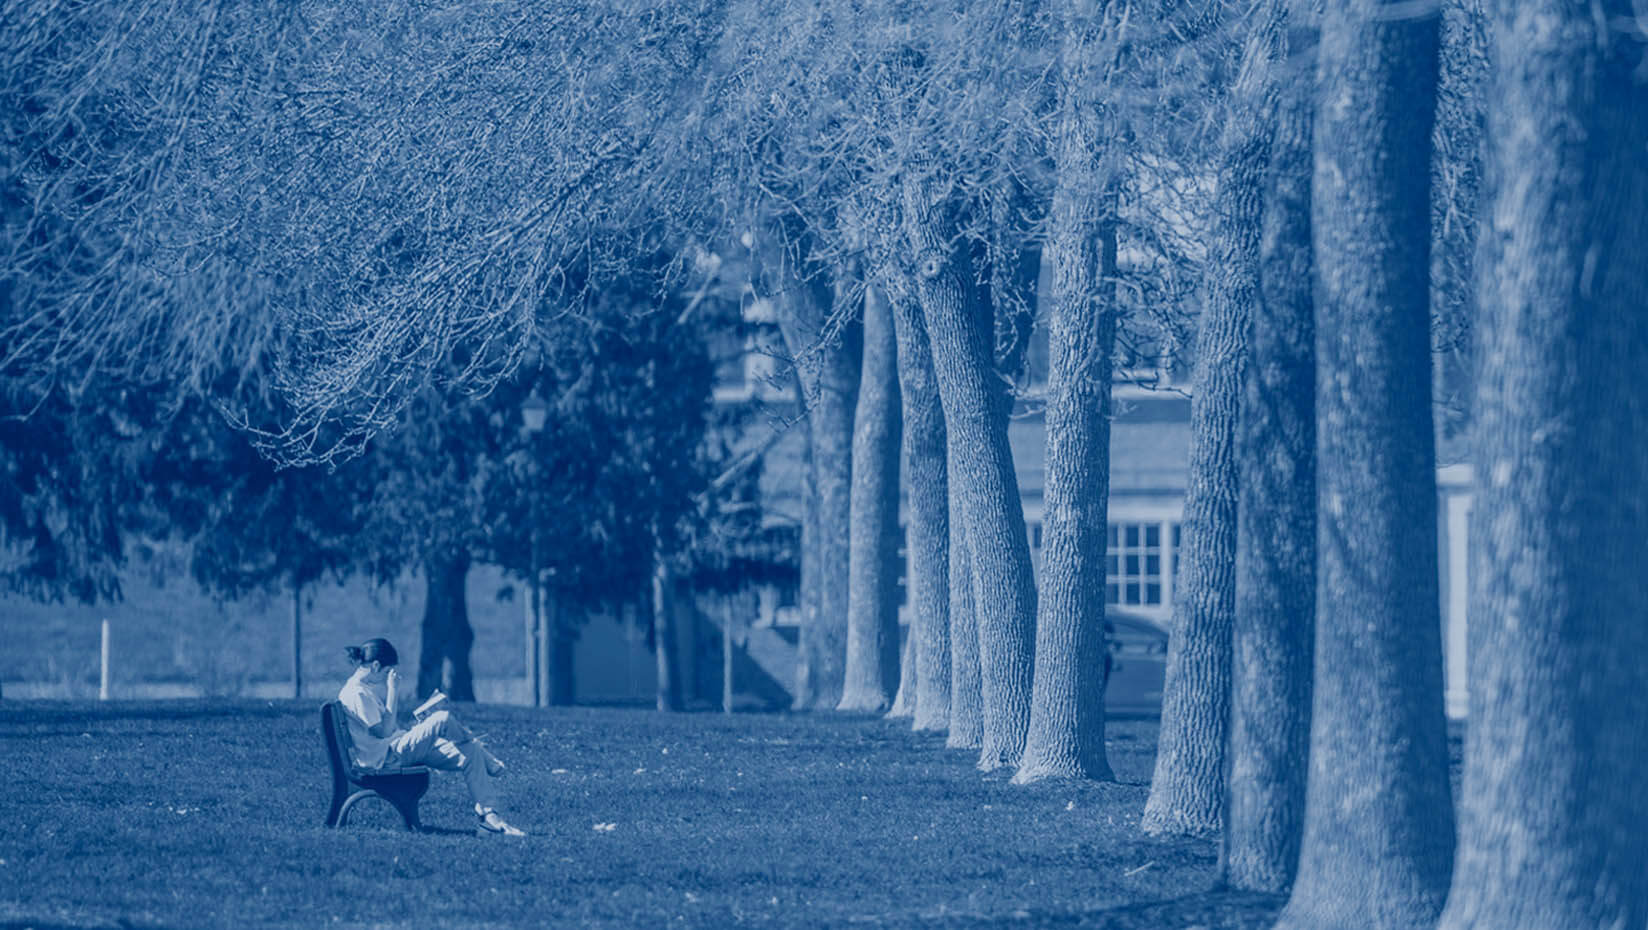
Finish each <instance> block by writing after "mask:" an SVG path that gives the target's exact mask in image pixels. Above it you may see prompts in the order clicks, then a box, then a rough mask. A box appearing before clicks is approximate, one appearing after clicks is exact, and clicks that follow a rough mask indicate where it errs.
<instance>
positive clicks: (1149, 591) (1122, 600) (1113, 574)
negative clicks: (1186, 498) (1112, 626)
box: [1104, 523, 1179, 607]
mask: <svg viewBox="0 0 1648 930" xmlns="http://www.w3.org/2000/svg"><path fill="white" fill-rule="evenodd" d="M1164 530H1166V532H1167V533H1168V534H1170V539H1171V544H1170V545H1164V543H1167V542H1168V540H1164V539H1163V538H1162V536H1163V531H1164ZM1178 545H1179V525H1178V524H1177V523H1170V524H1163V523H1112V524H1110V527H1109V535H1108V539H1107V541H1106V546H1105V591H1104V600H1105V603H1106V604H1116V605H1121V606H1147V607H1155V606H1161V605H1162V604H1163V603H1165V601H1166V597H1167V585H1168V584H1170V583H1171V581H1170V579H1171V578H1172V575H1171V572H1172V569H1171V568H1170V567H1169V564H1168V560H1169V559H1171V558H1174V557H1175V556H1176V555H1177V553H1178Z"/></svg>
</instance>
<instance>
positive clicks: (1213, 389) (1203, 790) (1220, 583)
mask: <svg viewBox="0 0 1648 930" xmlns="http://www.w3.org/2000/svg"><path fill="white" fill-rule="evenodd" d="M1260 41H1261V39H1260V38H1259V36H1258V35H1255V36H1252V37H1250V38H1249V39H1248V43H1249V51H1248V54H1247V55H1246V60H1245V61H1244V62H1243V74H1242V76H1241V79H1240V80H1239V81H1238V84H1237V86H1236V87H1235V88H1234V89H1233V91H1232V108H1233V110H1234V112H1232V113H1231V115H1230V117H1229V120H1230V122H1229V123H1228V127H1227V131H1226V135H1225V137H1224V138H1223V139H1222V140H1221V146H1222V149H1223V152H1222V154H1221V158H1222V161H1223V164H1222V165H1221V170H1220V171H1219V182H1218V183H1219V189H1218V194H1217V200H1216V201H1215V203H1214V230H1213V244H1212V248H1213V251H1214V255H1213V257H1212V258H1211V259H1210V261H1209V262H1208V275H1209V276H1208V284H1207V295H1208V296H1207V303H1206V306H1205V307H1204V309H1203V310H1202V319H1201V325H1200V328H1199V329H1198V331H1197V334H1196V371H1195V375H1194V378H1193V383H1192V387H1191V392H1190V467H1189V476H1188V480H1187V485H1186V489H1185V501H1184V521H1183V524H1182V526H1183V530H1182V541H1181V543H1180V549H1179V556H1178V565H1179V566H1180V567H1179V569H1178V570H1177V572H1176V574H1175V578H1174V591H1173V633H1172V638H1171V639H1170V640H1169V641H1168V651H1167V674H1166V679H1165V681H1164V683H1163V689H1162V723H1161V733H1160V736H1159V737H1158V738H1157V743H1156V769H1155V773H1154V775H1153V776H1152V777H1151V780H1150V799H1149V800H1148V801H1147V802H1146V803H1145V808H1144V816H1143V818H1142V819H1141V820H1140V824H1139V825H1140V827H1141V828H1143V830H1144V831H1145V832H1146V833H1150V834H1153V835H1166V834H1179V835H1188V836H1211V835H1213V834H1215V833H1217V832H1218V831H1219V829H1220V826H1221V823H1222V821H1223V816H1224V811H1223V808H1224V803H1225V778H1226V770H1225V743H1226V738H1227V736H1226V734H1227V731H1228V727H1229V715H1230V687H1231V624H1232V623H1233V622H1234V616H1235V613H1236V532H1237V528H1236V499H1237V488H1238V481H1237V473H1236V452H1235V444H1236V429H1237V424H1238V421H1239V415H1238V410H1239V408H1240V406H1241V395H1242V377H1243V371H1244V366H1245V364H1246V359H1245V352H1246V349H1247V344H1246V328H1247V322H1248V313H1249V308H1250V306H1251V305H1252V303H1253V301H1254V299H1255V297H1256V296H1257V287H1256V284H1257V279H1258V261H1259V223H1260V216H1261V213H1260V193H1259V191H1260V184H1261V182H1262V180H1263V171H1264V165H1265V155H1266V152H1265V141H1266V140H1265V131H1264V128H1263V121H1264V118H1265V114H1264V113H1263V111H1262V109H1261V108H1262V107H1263V104H1264V101H1263V97H1262V93H1263V90H1262V86H1254V85H1261V84H1262V82H1263V80H1264V78H1263V73H1264V69H1265V68H1266V67H1268V66H1269V63H1268V62H1266V61H1265V60H1263V58H1261V57H1260V56H1258V55H1256V54H1255V50H1254V48H1253V47H1254V45H1256V44H1257V43H1259V42H1260Z"/></svg>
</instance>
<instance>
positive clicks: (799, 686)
mask: <svg viewBox="0 0 1648 930" xmlns="http://www.w3.org/2000/svg"><path fill="white" fill-rule="evenodd" d="M798 383H799V379H798ZM796 396H797V397H803V398H804V397H806V394H805V392H804V391H799V390H798V391H797V392H796ZM801 428H802V429H803V430H805V431H806V433H807V436H806V439H807V441H806V442H805V443H804V444H803V447H802V450H801V465H802V468H801V577H800V582H799V584H798V589H797V592H796V601H797V603H796V606H797V607H798V608H799V610H800V614H801V624H800V637H801V640H802V645H801V647H800V648H799V649H797V650H796V669H795V695H794V697H793V699H792V700H791V702H790V708H791V709H792V710H809V709H811V708H812V706H813V669H812V666H811V664H809V663H808V661H807V650H806V645H805V642H806V637H807V631H808V630H810V629H813V628H815V627H817V626H818V622H819V620H818V618H819V615H820V611H821V609H822V608H821V600H822V598H823V591H824V584H823V579H822V578H821V577H820V575H819V572H820V566H821V564H822V563H821V562H820V560H819V542H818V534H819V528H818V486H817V483H816V482H815V481H814V478H813V441H812V429H813V428H812V424H811V423H802V424H801Z"/></svg>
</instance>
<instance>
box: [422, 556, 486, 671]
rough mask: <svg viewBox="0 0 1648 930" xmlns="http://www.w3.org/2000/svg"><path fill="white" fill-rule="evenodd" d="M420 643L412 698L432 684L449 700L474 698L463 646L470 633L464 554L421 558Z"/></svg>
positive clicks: (467, 646) (472, 638)
mask: <svg viewBox="0 0 1648 930" xmlns="http://www.w3.org/2000/svg"><path fill="white" fill-rule="evenodd" d="M423 564H424V592H425V593H424V602H423V627H422V640H423V646H422V648H421V649H420V650H419V653H418V696H419V697H420V698H424V697H428V696H429V695H430V694H432V693H433V692H434V691H435V689H436V688H439V689H441V690H442V691H444V692H446V694H447V696H448V697H450V698H452V699H453V700H454V701H473V700H475V679H474V677H473V676H472V675H471V673H470V670H469V650H470V647H471V646H473V645H474V644H475V631H474V630H473V629H471V628H470V626H469V606H468V603H467V601H466V600H465V597H464V589H465V583H466V582H467V581H468V579H469V553H467V552H457V551H453V552H436V553H431V554H430V555H429V556H428V557H426V558H425V559H424V563H423Z"/></svg>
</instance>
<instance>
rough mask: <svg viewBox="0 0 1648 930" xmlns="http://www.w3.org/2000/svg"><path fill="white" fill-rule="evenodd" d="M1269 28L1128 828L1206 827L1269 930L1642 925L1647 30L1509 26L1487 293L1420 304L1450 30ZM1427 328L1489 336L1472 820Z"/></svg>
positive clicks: (1490, 140)
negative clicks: (1445, 313) (1450, 635)
mask: <svg viewBox="0 0 1648 930" xmlns="http://www.w3.org/2000/svg"><path fill="white" fill-rule="evenodd" d="M1259 6H1260V8H1261V13H1262V14H1263V15H1261V16H1259V17H1256V19H1257V20H1259V21H1260V22H1261V23H1265V25H1262V26H1261V27H1259V28H1258V29H1256V30H1255V38H1254V40H1253V43H1252V47H1251V48H1250V50H1249V51H1250V54H1249V58H1250V59H1255V60H1258V59H1269V60H1270V62H1271V67H1270V68H1269V69H1268V71H1269V73H1270V75H1271V77H1270V78H1269V79H1268V80H1266V81H1262V82H1254V83H1255V84H1257V85H1262V86H1257V87H1255V86H1248V87H1245V88H1244V86H1243V85H1242V83H1241V82H1238V85H1237V92H1236V94H1235V95H1234V98H1235V100H1234V105H1235V107H1237V108H1238V114H1237V117H1236V118H1235V119H1234V120H1233V125H1235V126H1238V127H1239V131H1236V132H1232V133H1231V134H1229V136H1228V137H1227V139H1226V143H1225V154H1224V156H1223V157H1224V170H1223V171H1222V173H1221V177H1220V183H1221V185H1222V187H1221V190H1220V198H1219V199H1220V203H1221V205H1222V212H1221V218H1220V220H1221V226H1220V232H1219V233H1218V236H1217V240H1216V242H1215V245H1214V250H1213V251H1214V252H1215V254H1217V255H1219V256H1220V261H1218V262H1216V263H1215V266H1214V267H1215V269H1216V270H1215V272H1214V277H1213V278H1212V279H1211V280H1210V288H1209V291H1210V298H1211V299H1210V302H1209V305H1208V308H1207V311H1208V314H1209V315H1208V316H1206V317H1205V318H1204V321H1203V337H1202V341H1201V352H1202V356H1201V359H1200V366H1201V368H1200V370H1199V372H1198V378H1197V390H1196V397H1195V401H1194V405H1195V413H1194V414H1193V423H1194V430H1195V433H1194V440H1193V442H1194V443H1195V445H1194V447H1193V453H1192V486H1191V491H1190V494H1189V496H1188V498H1187V502H1186V522H1185V533H1186V543H1185V551H1184V555H1185V558H1186V560H1187V563H1188V564H1187V565H1186V571H1185V573H1184V574H1183V575H1182V576H1181V578H1182V581H1183V584H1184V585H1185V588H1184V589H1183V590H1181V591H1180V592H1178V596H1177V597H1176V603H1177V605H1178V616H1177V617H1176V630H1175V642H1174V644H1173V647H1172V650H1171V652H1170V661H1169V683H1168V694H1167V698H1166V701H1165V705H1164V714H1163V721H1162V726H1163V728H1162V746H1161V752H1160V753H1159V755H1158V760H1157V772H1156V777H1155V779H1154V781H1153V785H1152V793H1151V798H1150V802H1149V806H1148V808H1147V811H1146V817H1145V826H1146V827H1147V828H1148V829H1151V830H1153V831H1157V832H1184V833H1211V832H1214V831H1220V830H1222V832H1223V844H1222V850H1223V855H1222V863H1221V864H1222V870H1223V872H1224V880H1225V881H1226V882H1227V883H1229V884H1231V885H1233V886H1235V887H1242V888H1253V889H1262V890H1271V891H1280V890H1290V891H1291V895H1290V898H1289V902H1288V905H1287V907H1286V909H1285V911H1284V913H1283V916H1282V919H1281V922H1280V923H1279V924H1278V926H1280V927H1284V928H1296V927H1297V928H1316V927H1340V926H1373V927H1416V928H1417V927H1426V928H1429V927H1434V926H1437V925H1438V923H1439V922H1440V925H1441V926H1442V927H1445V928H1449V930H1453V928H1465V927H1528V928H1531V927H1552V928H1578V927H1597V926H1633V925H1637V924H1640V923H1641V922H1642V921H1643V920H1644V919H1645V918H1648V880H1645V879H1644V876H1643V874H1642V871H1641V869H1640V867H1639V866H1638V865H1637V864H1636V863H1639V862H1640V860H1641V857H1642V855H1643V853H1644V852H1648V839H1645V837H1648V832H1645V828H1648V801H1645V800H1644V796H1643V793H1642V792H1641V791H1640V790H1635V789H1634V788H1632V787H1630V786H1631V783H1632V780H1633V778H1632V775H1631V772H1632V770H1633V768H1634V766H1633V764H1632V762H1630V761H1628V760H1631V759H1639V758H1641V755H1640V754H1641V752H1642V750H1643V748H1644V746H1643V745H1642V743H1643V741H1644V740H1645V738H1648V737H1645V736H1644V733H1643V731H1642V728H1641V727H1639V726H1636V725H1635V721H1636V720H1638V719H1640V715H1641V713H1642V711H1643V709H1644V707H1643V704H1644V702H1645V700H1648V698H1645V690H1644V688H1643V679H1642V673H1641V672H1640V671H1639V669H1640V668H1641V667H1642V664H1643V661H1644V659H1648V651H1645V648H1644V647H1645V646H1648V628H1645V627H1644V626H1643V625H1642V624H1641V623H1640V622H1639V618H1640V616H1641V612H1642V608H1643V607H1644V604H1643V601H1644V599H1645V598H1648V595H1645V594H1644V593H1643V590H1642V587H1641V585H1640V583H1637V582H1634V581H1633V580H1631V579H1630V578H1629V577H1628V575H1629V573H1630V569H1627V568H1626V566H1627V565H1640V564H1642V561H1641V560H1642V556H1643V554H1644V553H1643V552H1642V550H1643V548H1644V547H1648V537H1645V536H1644V535H1643V534H1642V532H1641V523H1640V518H1641V517H1642V516H1643V514H1642V511H1643V509H1644V507H1648V504H1645V501H1648V495H1645V494H1644V490H1645V489H1644V488H1643V486H1642V483H1643V476H1644V475H1645V474H1648V471H1645V469H1644V466H1645V465H1648V422H1645V421H1648V403H1645V402H1644V401H1645V394H1648V388H1644V386H1643V384H1642V381H1641V379H1640V378H1638V377H1633V375H1632V374H1631V372H1632V371H1633V370H1634V369H1635V367H1636V366H1637V365H1638V364H1640V362H1641V360H1642V359H1643V358H1648V316H1645V315H1644V314H1643V312H1642V308H1643V307H1644V306H1648V270H1645V269H1648V266H1645V265H1644V264H1643V263H1642V262H1641V261H1640V256H1641V255H1642V254H1645V252H1644V250H1645V247H1648V172H1644V171H1643V170H1642V165H1643V161H1642V153H1643V152H1644V151H1648V92H1645V90H1644V84H1643V82H1642V81H1641V78H1640V74H1639V73H1638V74H1633V73H1632V69H1633V68H1639V67H1640V63H1641V61H1642V57H1643V50H1644V47H1645V43H1644V39H1645V38H1648V37H1645V35H1644V33H1643V30H1642V29H1641V27H1640V24H1639V25H1637V26H1635V27H1628V26H1627V25H1626V23H1627V22H1628V19H1629V16H1628V10H1627V7H1629V4H1628V3H1612V4H1610V3H1600V4H1596V5H1595V7H1596V8H1595V9H1594V10H1593V9H1581V8H1578V7H1576V6H1574V5H1568V4H1560V3H1555V2H1548V3H1547V2H1533V3H1522V4H1511V3H1506V4H1503V5H1501V6H1500V7H1499V8H1497V9H1496V10H1495V11H1494V14H1495V15H1494V17H1493V19H1492V20H1491V22H1490V23H1489V25H1488V28H1487V29H1486V30H1482V31H1478V33H1477V34H1478V35H1481V34H1482V32H1483V31H1485V32H1486V34H1487V35H1488V36H1489V37H1490V39H1489V68H1488V71H1489V79H1488V82H1487V86H1488V88H1489V90H1488V93H1487V95H1486V99H1485V109H1486V112H1487V122H1486V125H1487V133H1486V142H1485V146H1484V149H1483V152H1482V158H1483V163H1484V165H1485V177H1486V179H1487V186H1486V191H1485V197H1484V201H1483V202H1484V206H1483V209H1482V213H1481V217H1482V219H1481V221H1480V226H1479V239H1478V242H1479V245H1478V252H1477V256H1476V262H1475V264H1476V266H1477V267H1476V272H1475V278H1474V294H1473V295H1469V296H1467V297H1466V298H1464V299H1463V300H1460V299H1458V298H1452V297H1450V296H1449V295H1447V294H1442V295H1440V296H1438V297H1435V298H1433V296H1432V287H1433V285H1432V269H1433V267H1434V266H1433V257H1432V255H1431V254H1430V250H1431V243H1432V235H1433V234H1432V218H1431V215H1430V214H1431V210H1432V200H1433V195H1432V192H1431V190H1430V185H1429V181H1430V179H1431V178H1432V176H1433V170H1434V164H1433V161H1432V159H1433V152H1432V147H1431V140H1432V134H1433V124H1432V108H1431V103H1430V102H1431V101H1433V100H1435V99H1436V97H1437V86H1438V35H1439V32H1438V20H1439V17H1437V16H1436V15H1434V13H1431V14H1425V13H1413V14H1412V15H1394V12H1395V11H1394V10H1393V8H1392V5H1390V4H1378V3H1368V2H1354V0H1345V2H1338V3H1330V4H1328V5H1327V10H1326V14H1325V15H1324V16H1323V17H1322V18H1321V20H1320V24H1319V29H1318V28H1317V23H1315V22H1299V21H1294V22H1292V23H1288V22H1286V19H1287V17H1286V16H1285V15H1283V14H1281V4H1260V5H1259ZM1460 6H1462V5H1454V7H1452V8H1451V9H1450V11H1449V15H1450V16H1451V17H1453V18H1454V22H1455V27H1456V28H1454V30H1453V32H1452V34H1453V35H1455V36H1459V35H1464V36H1467V37H1468V36H1469V35H1470V30H1461V29H1458V28H1457V22H1458V19H1459V18H1461V17H1460V15H1459V7H1460ZM1265 7H1269V9H1268V10H1266V9H1264V8H1265ZM1267 20H1268V22H1267ZM1278 20H1280V23H1279V24H1278V22H1277V21H1278ZM1244 111H1245V112H1244ZM1249 122H1256V124H1257V125H1256V126H1254V127H1252V131H1250V127H1249ZM1444 128H1447V127H1444ZM1453 154H1454V155H1455V156H1457V154H1458V153H1453ZM1255 220H1257V222H1255ZM1254 231H1258V232H1259V233H1260V235H1259V236H1258V237H1257V239H1255V238H1254V237H1253V235H1252V233H1253V232H1254ZM1627 255H1635V256H1637V259H1638V260H1635V261H1633V260H1631V259H1629V258H1627V257H1626V256H1627ZM1445 258H1446V257H1445ZM1438 264H1443V265H1448V264H1451V265H1452V266H1453V267H1457V266H1458V265H1459V264H1461V262H1460V261H1458V260H1454V259H1448V261H1447V262H1442V261H1439V262H1438ZM1463 264H1465V265H1469V264H1470V262H1469V261H1468V259H1467V260H1465V261H1464V262H1463ZM1448 279H1449V277H1448V276H1443V282H1444V284H1446V281H1447V280H1448ZM1244 295H1245V296H1244ZM1433 301H1440V305H1441V306H1444V307H1446V306H1452V305H1457V304H1463V305H1465V306H1468V307H1469V306H1474V308H1475V316H1476V318H1475V320H1474V321H1473V325H1472V329H1473V330H1474V331H1475V332H1476V333H1478V336H1477V346H1476V353H1477V354H1476V359H1475V361H1476V368H1475V377H1474V379H1473V380H1474V382H1475V391H1476V393H1475V402H1474V405H1473V415H1474V418H1475V420H1476V433H1475V442H1474V444H1473V445H1474V448H1473V451H1474V456H1473V458H1474V464H1475V466H1476V469H1477V476H1478V477H1477V487H1476V490H1475V497H1474V503H1473V512H1472V518H1471V521H1472V522H1471V551H1472V562H1471V565H1470V566H1469V577H1470V608H1469V609H1470V624H1471V626H1470V641H1469V684H1470V708H1469V726H1468V737H1467V742H1466V748H1465V778H1464V783H1463V784H1464V793H1463V797H1462V798H1461V799H1460V802H1459V804H1458V810H1459V820H1458V823H1457V827H1456V824H1455V818H1454V811H1455V804H1454V799H1453V797H1452V790H1451V788H1450V781H1449V775H1448V762H1447V748H1446V739H1445V728H1444V725H1443V713H1442V701H1441V695H1442V668H1441V644H1440V617H1439V607H1438V591H1437V578H1438V572H1437V548H1436V531H1435V527H1436V519H1437V518H1436V511H1435V502H1436V489H1435V482H1434V474H1435V451H1434V450H1435V440H1434V436H1433V429H1432V414H1431V410H1432V387H1431V367H1432V366H1431V344H1430V332H1431V318H1432V313H1433V310H1432V306H1433ZM1244 313H1245V314H1246V317H1247V318H1246V319H1245V320H1242V319H1240V317H1241V316H1242V315H1243V314H1244ZM1210 334H1211V335H1212V336H1213V338H1212V339H1211V340H1209V338H1208V337H1209V335H1210ZM1213 369H1219V370H1217V371H1216V370H1213ZM1236 384H1240V385H1242V386H1241V387H1240V388H1239V389H1237V388H1235V387H1234V386H1233V385H1236ZM1232 492H1234V497H1235V499H1236V508H1235V510H1236V515H1235V519H1234V520H1232V519H1231V517H1230V516H1229V507H1230V499H1231V497H1232V496H1233V495H1232ZM1232 529H1234V533H1233V534H1232ZM1232 539H1233V540H1234V550H1235V552H1234V556H1233V557H1231V556H1229V555H1222V554H1221V553H1225V552H1227V551H1228V549H1229V547H1230V545H1231V543H1230V540H1232ZM1232 566H1233V568H1234V570H1233V571H1232V570H1231V569H1232Z"/></svg>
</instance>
